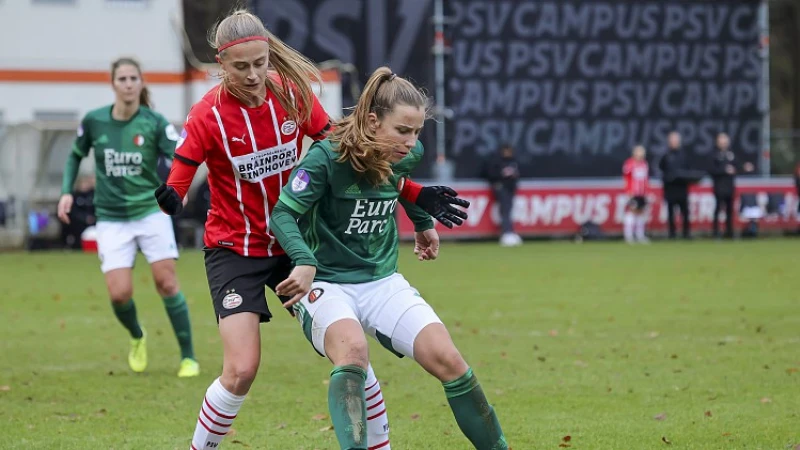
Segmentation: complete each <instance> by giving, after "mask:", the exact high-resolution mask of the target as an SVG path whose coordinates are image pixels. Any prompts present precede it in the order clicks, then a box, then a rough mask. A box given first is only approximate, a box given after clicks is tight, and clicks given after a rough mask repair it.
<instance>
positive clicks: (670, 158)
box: [658, 131, 691, 239]
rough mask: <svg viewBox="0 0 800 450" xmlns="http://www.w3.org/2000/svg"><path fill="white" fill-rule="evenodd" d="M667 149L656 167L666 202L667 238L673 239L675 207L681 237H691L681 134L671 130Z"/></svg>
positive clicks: (674, 234)
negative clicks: (660, 177) (659, 173)
mask: <svg viewBox="0 0 800 450" xmlns="http://www.w3.org/2000/svg"><path fill="white" fill-rule="evenodd" d="M667 140H668V142H667V143H668V145H669V150H668V151H667V153H666V154H665V155H664V156H663V157H662V158H661V161H660V162H659V164H658V168H659V169H660V170H661V173H662V175H663V181H664V200H666V202H667V221H668V222H669V238H670V239H675V237H676V230H675V209H676V208H677V209H679V210H680V212H681V219H683V238H684V239H691V225H690V218H689V182H688V180H687V179H686V178H685V172H686V171H687V170H688V161H687V160H686V155H685V154H684V153H683V150H681V135H680V134H678V132H677V131H673V132H671V133H670V134H669V136H668V137H667Z"/></svg>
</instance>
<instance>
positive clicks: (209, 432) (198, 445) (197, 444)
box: [191, 378, 246, 450]
mask: <svg viewBox="0 0 800 450" xmlns="http://www.w3.org/2000/svg"><path fill="white" fill-rule="evenodd" d="M245 397H246V396H245V395H233V394H231V393H230V392H228V390H227V389H225V388H224V387H222V383H220V382H219V378H217V379H216V380H214V382H213V383H211V386H209V387H208V390H207V391H206V397H205V398H204V399H203V405H202V406H201V407H200V414H199V415H198V417H197V426H196V427H195V429H194V437H193V438H192V446H191V449H192V450H204V449H216V448H219V443H220V442H222V439H223V438H224V437H225V435H226V434H227V433H228V430H230V428H231V424H233V419H235V418H236V414H237V413H238V412H239V408H241V407H242V403H243V402H244V398H245Z"/></svg>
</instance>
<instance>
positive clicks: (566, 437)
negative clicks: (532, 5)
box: [561, 435, 572, 442]
mask: <svg viewBox="0 0 800 450" xmlns="http://www.w3.org/2000/svg"><path fill="white" fill-rule="evenodd" d="M561 440H562V441H564V442H569V441H571V440H572V436H570V435H566V436H564V437H562V438H561Z"/></svg>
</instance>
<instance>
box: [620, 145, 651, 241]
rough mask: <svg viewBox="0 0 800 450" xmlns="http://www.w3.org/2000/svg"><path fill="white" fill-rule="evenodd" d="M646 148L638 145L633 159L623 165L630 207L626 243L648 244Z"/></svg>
mask: <svg viewBox="0 0 800 450" xmlns="http://www.w3.org/2000/svg"><path fill="white" fill-rule="evenodd" d="M645 154H646V150H645V148H644V146H642V145H637V146H636V147H634V148H633V152H632V154H631V157H630V158H628V159H627V160H625V164H623V165H622V177H623V178H624V180H625V193H626V194H627V195H628V205H627V208H626V211H625V219H624V220H625V222H624V224H623V233H624V236H625V242H627V243H629V244H633V243H635V242H637V241H638V242H641V243H648V242H650V241H649V240H648V239H647V236H645V234H644V231H645V230H644V229H645V226H646V225H647V190H648V189H649V182H648V178H649V177H650V168H649V166H648V165H647V160H646V159H645Z"/></svg>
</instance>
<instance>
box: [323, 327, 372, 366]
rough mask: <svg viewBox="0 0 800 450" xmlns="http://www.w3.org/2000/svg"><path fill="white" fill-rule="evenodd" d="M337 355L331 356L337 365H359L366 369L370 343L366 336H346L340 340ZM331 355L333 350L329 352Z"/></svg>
mask: <svg viewBox="0 0 800 450" xmlns="http://www.w3.org/2000/svg"><path fill="white" fill-rule="evenodd" d="M338 341H339V342H338V345H337V347H338V351H336V352H335V354H336V355H337V356H333V357H332V358H331V360H332V362H333V363H334V364H335V365H337V366H358V367H361V368H362V369H364V370H366V369H367V366H368V365H369V345H368V344H367V340H366V339H365V338H364V336H363V335H362V336H360V337H359V336H354V337H344V338H343V339H339V340H338ZM328 355H329V356H331V352H328Z"/></svg>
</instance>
